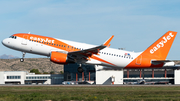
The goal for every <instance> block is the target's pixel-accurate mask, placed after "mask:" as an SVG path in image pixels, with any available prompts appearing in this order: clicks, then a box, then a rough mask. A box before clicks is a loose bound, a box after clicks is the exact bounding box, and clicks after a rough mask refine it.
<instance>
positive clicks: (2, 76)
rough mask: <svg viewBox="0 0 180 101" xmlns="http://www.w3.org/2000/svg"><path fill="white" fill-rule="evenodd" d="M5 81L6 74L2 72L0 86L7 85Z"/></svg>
mask: <svg viewBox="0 0 180 101" xmlns="http://www.w3.org/2000/svg"><path fill="white" fill-rule="evenodd" d="M4 79H5V77H4V72H2V71H1V72H0V84H5V82H4Z"/></svg>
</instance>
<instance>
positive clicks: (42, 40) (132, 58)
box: [2, 31, 177, 72]
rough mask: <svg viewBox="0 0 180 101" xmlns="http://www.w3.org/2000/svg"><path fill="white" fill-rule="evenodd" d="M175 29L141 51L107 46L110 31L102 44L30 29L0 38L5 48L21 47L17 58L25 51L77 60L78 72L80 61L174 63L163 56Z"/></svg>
mask: <svg viewBox="0 0 180 101" xmlns="http://www.w3.org/2000/svg"><path fill="white" fill-rule="evenodd" d="M176 34H177V32H174V31H168V32H167V33H165V34H164V35H163V36H162V37H160V38H159V39H158V40H157V41H156V42H154V43H153V44H152V45H151V46H149V47H148V48H147V49H146V50H145V51H143V52H130V51H126V50H119V49H113V48H109V46H110V42H111V40H112V39H113V37H114V35H112V36H111V37H110V38H109V39H108V40H107V41H105V42H104V43H103V44H102V45H99V46H95V45H90V44H86V43H79V42H74V41H68V40H63V39H57V38H52V37H46V36H41V35H35V34H30V33H17V34H14V35H12V36H10V37H9V38H6V39H4V40H3V41H2V44H3V45H4V46H6V47H8V48H11V49H14V50H17V51H21V52H22V58H21V59H20V61H21V62H23V61H24V57H25V54H26V53H32V54H38V55H43V56H47V57H50V61H52V62H54V63H58V64H68V63H77V64H79V65H80V66H79V68H78V72H83V68H82V66H81V64H93V65H101V66H107V67H110V68H112V69H145V68H161V67H164V66H174V62H172V61H170V60H166V57H167V55H168V52H169V50H170V48H171V45H172V43H173V41H174V39H175V37H176Z"/></svg>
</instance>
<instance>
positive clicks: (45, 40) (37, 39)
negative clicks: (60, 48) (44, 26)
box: [30, 36, 54, 43]
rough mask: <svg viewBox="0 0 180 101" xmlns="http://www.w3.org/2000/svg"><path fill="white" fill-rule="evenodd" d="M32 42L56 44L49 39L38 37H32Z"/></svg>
mask: <svg viewBox="0 0 180 101" xmlns="http://www.w3.org/2000/svg"><path fill="white" fill-rule="evenodd" d="M30 39H31V40H35V41H40V42H48V43H54V40H49V39H48V38H46V39H44V38H38V37H32V36H31V37H30Z"/></svg>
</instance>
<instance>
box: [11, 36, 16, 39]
mask: <svg viewBox="0 0 180 101" xmlns="http://www.w3.org/2000/svg"><path fill="white" fill-rule="evenodd" d="M9 38H12V39H16V38H17V37H16V36H10V37H9Z"/></svg>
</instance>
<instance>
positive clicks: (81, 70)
mask: <svg viewBox="0 0 180 101" xmlns="http://www.w3.org/2000/svg"><path fill="white" fill-rule="evenodd" d="M77 71H78V72H79V73H82V72H83V71H84V70H83V68H82V66H81V64H79V67H78V69H77Z"/></svg>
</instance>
